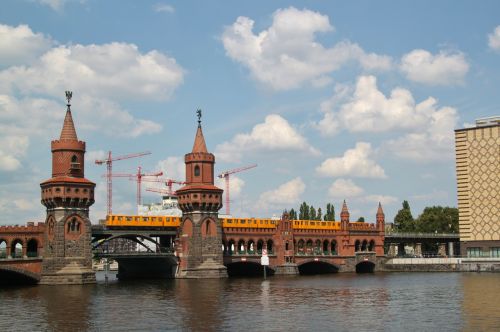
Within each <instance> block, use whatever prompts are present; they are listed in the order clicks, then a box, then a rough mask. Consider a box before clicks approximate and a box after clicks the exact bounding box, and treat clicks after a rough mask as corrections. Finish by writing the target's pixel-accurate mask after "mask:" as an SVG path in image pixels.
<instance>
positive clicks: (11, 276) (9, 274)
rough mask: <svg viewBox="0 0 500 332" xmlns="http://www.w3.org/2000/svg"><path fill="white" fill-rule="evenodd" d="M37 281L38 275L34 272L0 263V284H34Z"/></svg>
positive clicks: (38, 279)
mask: <svg viewBox="0 0 500 332" xmlns="http://www.w3.org/2000/svg"><path fill="white" fill-rule="evenodd" d="M39 281H40V275H38V274H36V273H33V272H31V271H27V270H23V269H20V268H17V267H15V266H10V265H0V284H4V285H12V284H36V283H38V282H39Z"/></svg>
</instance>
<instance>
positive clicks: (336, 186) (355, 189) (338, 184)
mask: <svg viewBox="0 0 500 332" xmlns="http://www.w3.org/2000/svg"><path fill="white" fill-rule="evenodd" d="M363 192H364V190H363V188H361V187H359V186H357V185H356V184H355V183H354V182H353V181H352V180H349V179H347V180H346V179H337V180H335V181H334V182H333V183H332V185H331V186H330V188H329V189H328V194H329V196H330V197H331V198H340V199H346V198H351V197H356V196H359V195H362V194H363Z"/></svg>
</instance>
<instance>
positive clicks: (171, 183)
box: [143, 178, 187, 195]
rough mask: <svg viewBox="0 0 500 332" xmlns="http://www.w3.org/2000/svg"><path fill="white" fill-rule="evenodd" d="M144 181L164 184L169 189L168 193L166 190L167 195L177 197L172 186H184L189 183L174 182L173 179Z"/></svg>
mask: <svg viewBox="0 0 500 332" xmlns="http://www.w3.org/2000/svg"><path fill="white" fill-rule="evenodd" d="M143 181H146V182H161V183H164V184H165V185H166V186H167V187H168V191H166V190H165V193H166V194H169V195H175V192H174V191H173V190H172V186H173V185H174V183H175V184H180V185H183V184H186V183H187V182H184V181H178V180H173V179H165V178H157V179H144V180H143ZM146 190H147V189H146ZM159 190H164V189H159ZM147 191H152V190H147Z"/></svg>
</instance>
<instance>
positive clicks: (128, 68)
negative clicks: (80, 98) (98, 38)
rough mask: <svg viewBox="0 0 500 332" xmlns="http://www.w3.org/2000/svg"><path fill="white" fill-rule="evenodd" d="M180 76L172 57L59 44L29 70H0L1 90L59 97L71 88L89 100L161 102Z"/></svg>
mask: <svg viewBox="0 0 500 332" xmlns="http://www.w3.org/2000/svg"><path fill="white" fill-rule="evenodd" d="M183 76H184V71H183V69H182V68H181V67H180V66H179V65H178V64H177V62H176V61H175V59H174V58H171V57H168V56H166V55H164V54H162V53H160V52H158V51H156V50H153V51H150V52H148V53H145V54H143V53H141V52H140V51H139V49H138V48H137V46H135V45H133V44H126V43H116V42H115V43H109V44H102V45H95V44H92V45H80V44H76V45H61V46H59V47H55V48H52V49H50V50H49V51H47V52H46V53H45V54H43V55H42V56H41V57H40V59H39V60H38V61H36V62H35V63H33V64H31V65H30V66H23V67H10V68H8V69H5V70H3V71H1V72H0V82H1V83H0V91H3V92H9V93H12V92H13V91H15V90H17V89H19V90H21V91H22V92H23V93H36V94H38V93H42V94H48V95H51V96H59V95H60V94H61V91H64V90H67V89H68V87H70V89H73V90H75V91H78V92H79V93H80V94H85V95H92V96H93V97H94V98H98V97H101V98H120V99H141V98H148V99H156V100H165V99H168V98H170V96H171V95H172V94H173V92H174V91H175V89H176V88H177V87H178V86H179V85H180V84H181V83H182V81H183ZM48 77H50V79H47V78H48Z"/></svg>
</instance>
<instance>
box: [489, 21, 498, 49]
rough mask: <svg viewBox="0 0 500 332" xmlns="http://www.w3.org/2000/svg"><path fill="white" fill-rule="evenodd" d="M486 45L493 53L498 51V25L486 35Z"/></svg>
mask: <svg viewBox="0 0 500 332" xmlns="http://www.w3.org/2000/svg"><path fill="white" fill-rule="evenodd" d="M488 45H489V46H490V48H491V49H493V50H495V51H500V25H499V26H497V27H496V28H495V30H493V32H492V33H490V34H488Z"/></svg>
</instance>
